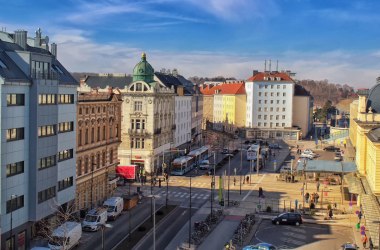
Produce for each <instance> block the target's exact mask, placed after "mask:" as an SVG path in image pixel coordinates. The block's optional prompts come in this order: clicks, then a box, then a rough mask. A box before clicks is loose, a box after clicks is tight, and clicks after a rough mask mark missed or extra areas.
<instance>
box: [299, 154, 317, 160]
mask: <svg viewBox="0 0 380 250" xmlns="http://www.w3.org/2000/svg"><path fill="white" fill-rule="evenodd" d="M300 158H307V159H309V160H312V159H314V156H312V155H310V154H305V153H302V154H301V155H300Z"/></svg>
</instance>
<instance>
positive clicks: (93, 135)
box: [91, 128, 95, 143]
mask: <svg viewBox="0 0 380 250" xmlns="http://www.w3.org/2000/svg"><path fill="white" fill-rule="evenodd" d="M94 141H95V128H91V143H94Z"/></svg>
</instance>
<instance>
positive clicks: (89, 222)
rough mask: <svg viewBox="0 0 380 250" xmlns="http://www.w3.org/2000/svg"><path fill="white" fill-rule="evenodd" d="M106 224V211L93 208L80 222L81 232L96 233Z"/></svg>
mask: <svg viewBox="0 0 380 250" xmlns="http://www.w3.org/2000/svg"><path fill="white" fill-rule="evenodd" d="M106 222H107V209H105V208H94V209H92V210H90V211H89V212H88V213H87V214H86V217H85V218H84V220H83V222H82V229H83V231H92V232H94V231H98V230H99V229H100V227H101V226H102V225H104V224H106Z"/></svg>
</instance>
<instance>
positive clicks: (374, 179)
mask: <svg viewBox="0 0 380 250" xmlns="http://www.w3.org/2000/svg"><path fill="white" fill-rule="evenodd" d="M350 141H351V143H352V146H353V147H354V148H355V163H356V165H357V168H358V172H359V173H360V175H363V176H365V177H366V179H367V181H368V184H369V186H370V188H371V191H372V193H373V194H375V195H380V84H377V85H376V86H374V87H373V88H372V89H371V90H370V91H369V93H368V92H363V91H362V92H360V91H359V99H358V100H355V101H353V102H352V103H351V105H350Z"/></svg>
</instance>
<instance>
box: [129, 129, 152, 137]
mask: <svg viewBox="0 0 380 250" xmlns="http://www.w3.org/2000/svg"><path fill="white" fill-rule="evenodd" d="M128 134H129V135H134V136H148V135H149V133H148V131H147V130H146V129H128Z"/></svg>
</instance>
